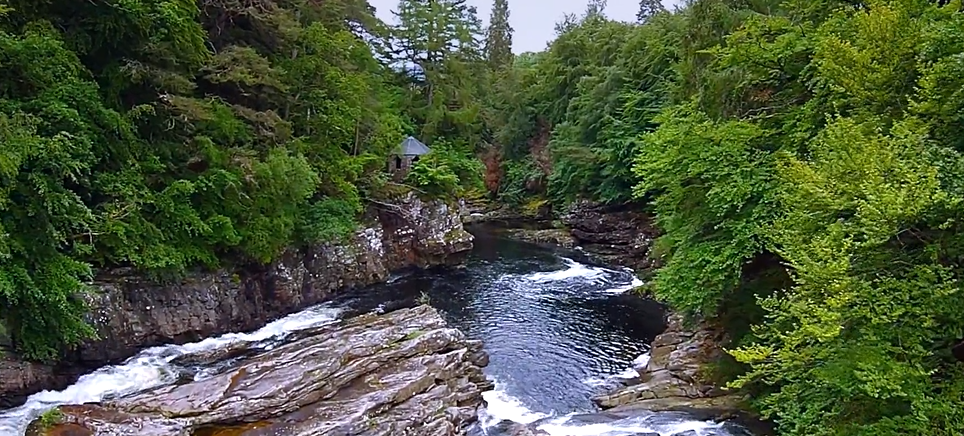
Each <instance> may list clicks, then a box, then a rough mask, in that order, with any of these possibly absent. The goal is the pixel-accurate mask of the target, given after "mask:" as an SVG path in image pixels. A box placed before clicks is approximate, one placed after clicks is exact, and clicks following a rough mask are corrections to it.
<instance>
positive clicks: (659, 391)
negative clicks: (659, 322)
mask: <svg viewBox="0 0 964 436" xmlns="http://www.w3.org/2000/svg"><path fill="white" fill-rule="evenodd" d="M668 318H669V319H668V322H667V329H666V331H665V332H663V333H662V334H660V335H659V336H657V337H656V339H655V340H654V341H653V344H652V351H651V357H650V360H649V361H648V362H647V363H646V365H645V366H644V367H642V368H637V371H638V372H639V373H640V377H639V382H638V383H637V384H633V385H630V386H627V387H623V388H620V389H618V390H617V391H615V392H613V393H610V394H606V395H601V396H598V397H596V398H594V401H595V402H596V403H597V404H598V405H599V406H600V407H602V408H605V409H611V410H613V411H627V410H633V409H645V410H651V411H664V410H691V411H698V410H704V411H711V412H713V414H716V415H726V414H730V413H737V412H739V411H740V408H741V403H742V397H741V396H740V395H738V394H735V393H729V392H726V391H723V390H721V389H718V388H716V387H714V386H712V385H711V384H708V383H707V382H705V381H703V380H701V374H700V368H701V367H703V366H704V365H706V364H708V363H710V362H713V361H716V360H718V359H720V358H721V357H722V356H723V350H721V349H720V348H719V345H718V344H719V343H720V341H721V339H722V338H721V335H720V333H718V332H717V331H716V330H715V329H712V328H710V327H709V326H707V325H705V324H704V325H700V326H698V328H697V329H695V331H688V330H686V329H685V328H684V327H683V320H682V317H681V316H680V315H677V314H671V315H670V316H669V317H668Z"/></svg>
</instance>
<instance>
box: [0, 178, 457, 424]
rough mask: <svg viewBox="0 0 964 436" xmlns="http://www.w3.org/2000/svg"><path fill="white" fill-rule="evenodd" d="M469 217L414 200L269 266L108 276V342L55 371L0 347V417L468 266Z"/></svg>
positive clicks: (94, 305)
mask: <svg viewBox="0 0 964 436" xmlns="http://www.w3.org/2000/svg"><path fill="white" fill-rule="evenodd" d="M460 212H461V211H460V209H459V207H458V206H457V205H455V206H453V205H450V204H447V203H445V202H442V201H426V200H422V199H420V198H419V197H417V196H415V195H413V194H409V195H406V196H403V197H400V198H398V199H396V200H394V201H392V202H391V203H377V204H375V203H373V204H372V206H371V207H370V208H369V210H368V212H367V215H366V219H365V221H366V222H367V223H368V224H367V225H366V226H365V227H363V228H361V229H359V230H358V231H357V232H356V233H355V234H354V236H353V237H351V238H350V239H349V240H347V241H344V242H341V243H329V244H321V245H316V246H311V247H307V248H304V249H291V250H288V251H287V252H285V253H284V254H283V255H281V256H280V258H279V259H278V260H277V261H275V262H273V263H272V264H270V265H262V266H257V265H247V266H244V267H239V268H237V269H231V270H228V269H225V270H220V271H213V272H197V273H195V274H191V275H189V276H188V277H186V278H185V279H183V280H179V281H177V282H173V283H158V282H155V281H152V280H148V279H147V278H145V277H144V276H142V275H140V274H138V273H137V272H135V271H131V270H126V269H114V270H109V271H103V272H102V273H101V274H99V275H98V277H97V280H96V282H95V283H94V289H95V291H94V292H92V293H90V294H88V295H87V299H88V303H89V305H90V307H91V311H90V313H89V320H90V322H91V324H92V325H93V326H94V327H95V328H96V329H97V333H98V335H99V339H98V340H93V341H88V342H86V343H84V344H82V345H80V346H79V347H77V348H76V349H75V350H73V351H71V352H70V353H67V355H65V356H64V359H63V360H62V361H61V362H57V363H56V364H52V365H44V364H38V363H32V362H26V361H23V360H21V359H18V358H17V357H16V356H15V355H14V354H13V353H12V352H9V351H7V352H5V351H4V350H3V349H2V346H0V408H6V407H13V406H16V405H19V404H22V403H23V400H24V399H25V398H26V396H27V395H29V394H32V393H35V392H38V391H41V390H45V389H63V388H65V387H66V386H68V385H69V384H70V383H72V382H73V381H75V380H76V378H77V377H78V376H79V375H81V374H83V373H85V372H89V371H91V370H93V369H95V368H97V367H100V366H103V365H105V364H108V363H117V362H120V361H122V360H123V359H126V358H128V357H130V356H132V355H134V354H135V353H136V352H137V351H139V350H141V349H143V348H147V347H151V346H156V345H162V344H172V343H173V344H180V343H185V342H192V341H197V340H200V339H202V338H205V337H209V336H214V335H220V334H224V333H228V332H237V331H250V330H255V329H257V328H260V327H262V326H264V325H265V324H266V323H268V322H270V321H271V320H273V319H277V318H280V317H282V316H284V315H287V314H290V313H293V312H296V311H298V310H301V309H304V308H306V307H308V306H311V305H315V304H318V303H321V302H324V301H326V300H328V299H330V298H331V297H332V296H333V295H334V294H335V293H337V292H339V291H341V290H345V289H349V288H354V287H362V286H367V285H371V284H374V283H378V282H382V281H384V280H386V279H387V278H388V277H389V275H390V274H391V273H392V272H395V271H399V270H403V269H407V268H413V267H414V268H427V267H432V266H436V265H451V264H456V263H459V262H461V261H462V260H463V259H464V256H465V254H466V253H467V252H468V250H470V249H471V248H472V241H473V237H472V235H471V234H469V233H468V232H467V231H465V229H464V228H463V227H462V222H461V219H460Z"/></svg>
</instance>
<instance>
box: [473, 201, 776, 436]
mask: <svg viewBox="0 0 964 436" xmlns="http://www.w3.org/2000/svg"><path fill="white" fill-rule="evenodd" d="M508 217H512V218H508ZM530 218H531V217H530ZM525 219H526V217H525V216H521V215H516V216H514V217H513V215H512V214H511V213H510V212H508V211H506V210H500V211H498V212H497V213H495V214H493V215H491V216H489V215H486V214H481V215H476V216H474V217H473V218H472V219H471V220H470V222H473V223H475V224H476V225H483V224H484V225H488V226H495V227H500V230H499V231H500V233H502V234H504V235H506V236H507V237H511V238H515V239H519V240H523V241H527V242H533V243H537V244H542V245H556V246H559V247H563V248H567V249H577V250H581V251H582V252H584V253H586V255H588V256H589V257H590V258H595V259H597V260H599V261H602V262H607V263H611V264H617V265H622V266H626V267H628V268H631V269H633V270H634V271H635V272H636V274H637V275H638V276H640V277H643V278H645V277H647V276H649V275H650V274H651V273H652V270H653V269H655V268H656V267H658V265H659V262H660V259H659V258H658V257H657V256H656V255H655V253H653V252H652V251H651V250H652V244H653V241H654V240H655V239H656V237H658V231H657V230H656V229H655V227H654V226H653V224H652V219H651V217H650V216H648V215H647V214H645V213H640V212H634V211H633V210H632V209H630V208H627V207H606V206H598V205H593V204H591V203H585V202H584V203H577V204H575V205H573V206H572V207H570V208H569V209H568V210H567V211H565V212H564V213H562V214H561V218H560V219H559V220H551V219H550V218H549V217H537V218H534V219H532V220H531V221H528V222H527V221H526V220H525ZM665 321H666V323H665V326H666V328H665V330H664V331H662V332H661V333H660V334H658V335H657V336H656V337H655V339H654V340H653V341H652V345H651V350H650V352H649V353H648V354H649V357H648V358H646V359H642V360H641V362H640V363H639V364H638V365H637V366H636V367H635V368H634V369H635V371H636V373H637V374H638V377H633V378H630V379H628V380H626V381H625V383H624V385H623V386H620V387H618V388H616V389H613V390H611V391H609V392H607V393H605V394H603V395H598V396H596V397H595V398H594V399H593V400H594V402H595V403H596V404H597V405H598V406H599V407H600V408H601V409H603V410H605V411H606V412H607V413H616V414H624V413H629V414H632V413H634V412H638V411H643V410H648V411H654V412H660V411H671V412H672V411H678V412H687V413H690V414H693V415H695V416H699V417H703V418H706V419H713V420H721V421H722V420H730V419H732V420H735V421H737V422H739V423H740V424H741V425H743V426H745V427H747V428H749V429H750V430H751V431H752V432H753V433H754V434H756V435H764V434H771V433H772V426H771V425H770V424H768V423H765V422H762V421H761V420H760V419H759V418H758V417H756V416H755V415H754V414H752V413H749V412H747V411H748V410H749V407H748V405H747V403H746V398H745V396H744V395H742V394H741V393H739V392H732V391H728V390H725V389H723V388H722V387H721V386H718V385H717V383H718V382H717V381H715V380H713V376H712V373H713V371H714V370H713V368H714V366H715V365H718V364H719V362H721V361H722V360H723V359H725V358H726V357H727V356H726V354H725V352H724V351H723V349H722V346H721V344H724V343H725V342H726V337H725V332H723V331H722V329H720V328H719V327H718V326H715V325H713V324H711V323H708V322H705V321H699V322H696V323H694V324H692V325H687V324H686V323H685V322H684V320H683V318H682V317H681V316H680V315H678V314H675V313H673V312H672V311H669V310H667V312H666V316H665Z"/></svg>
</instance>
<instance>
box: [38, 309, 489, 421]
mask: <svg viewBox="0 0 964 436" xmlns="http://www.w3.org/2000/svg"><path fill="white" fill-rule="evenodd" d="M311 333H312V334H311V335H310V336H308V337H306V338H303V339H299V340H296V341H294V342H290V343H287V344H284V345H281V346H279V347H277V348H274V349H272V350H270V351H266V352H264V353H262V354H259V355H257V356H255V357H252V358H249V359H245V360H243V361H241V362H240V363H239V364H238V365H236V366H234V367H232V368H230V369H228V370H225V371H223V372H221V373H219V374H216V375H213V376H211V377H208V378H205V379H201V380H199V381H193V382H190V383H186V384H180V385H171V386H164V387H159V388H156V389H151V390H148V391H146V392H142V393H139V394H134V395H131V396H127V397H121V398H117V399H113V400H110V401H106V402H104V403H100V404H86V405H69V406H61V407H60V408H59V412H58V413H57V416H59V420H58V423H55V424H53V425H50V423H49V422H48V423H47V425H46V426H42V425H41V424H40V423H39V421H35V422H34V423H33V424H31V428H30V429H29V430H28V435H36V436H53V435H64V434H78V435H81V434H82V435H85V436H128V435H129V436H134V435H138V436H201V435H217V434H231V435H234V436H268V435H281V434H283V435H286V436H323V435H339V436H341V435H372V436H374V435H384V436H395V435H413V436H418V435H425V436H451V435H461V434H464V431H465V429H466V428H467V427H468V426H469V425H471V424H472V423H474V422H475V421H476V420H477V409H478V408H479V407H480V406H481V405H482V404H483V400H482V396H481V393H482V391H484V390H489V389H492V388H493V386H492V384H491V382H489V381H488V380H487V379H486V378H485V376H484V375H483V373H482V367H483V366H485V359H484V356H485V354H484V352H482V350H481V345H482V344H481V343H480V342H478V341H471V340H468V339H466V338H465V336H464V335H463V334H462V333H461V332H460V331H458V330H456V329H452V328H448V327H447V326H446V325H445V322H444V321H443V320H442V318H441V317H440V316H439V314H438V313H437V312H436V311H435V309H432V308H431V307H429V306H418V307H415V308H411V309H401V310H398V311H395V312H390V313H387V314H383V315H375V314H368V315H362V316H358V317H355V318H351V319H348V320H346V321H343V322H339V323H336V324H333V325H327V326H323V327H319V328H316V329H314V330H313V331H312V332H311ZM206 358H208V356H200V357H198V358H197V359H195V361H203V360H204V359H206ZM67 431H71V432H72V433H67Z"/></svg>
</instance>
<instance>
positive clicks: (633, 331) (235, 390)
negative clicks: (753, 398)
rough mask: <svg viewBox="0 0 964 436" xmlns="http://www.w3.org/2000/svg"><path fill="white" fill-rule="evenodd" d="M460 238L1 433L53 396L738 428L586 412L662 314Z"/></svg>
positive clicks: (179, 417) (311, 429)
mask: <svg viewBox="0 0 964 436" xmlns="http://www.w3.org/2000/svg"><path fill="white" fill-rule="evenodd" d="M473 232H474V233H475V234H476V235H477V237H476V238H475V244H474V245H475V248H474V249H473V250H472V252H471V253H470V255H469V257H468V259H467V263H466V264H465V266H464V268H458V269H454V270H453V269H448V270H444V271H435V272H433V271H423V272H418V271H410V272H407V273H403V274H401V275H395V276H393V277H392V278H391V279H390V280H389V282H388V283H384V284H376V285H373V286H369V287H366V288H363V289H358V290H355V291H347V292H343V293H338V294H336V295H334V296H333V299H332V300H331V301H329V302H327V303H324V304H323V305H321V306H317V307H313V308H309V309H308V310H305V311H303V312H299V313H296V314H293V315H290V316H288V317H285V318H282V319H280V320H278V321H275V322H273V323H270V324H269V325H267V326H265V327H263V328H261V329H260V330H258V331H255V332H252V333H245V334H238V333H234V334H227V335H223V336H220V337H217V338H209V339H205V340H203V341H201V342H195V343H188V344H184V345H180V346H178V345H168V346H159V347H155V348H151V349H147V350H144V351H142V352H140V353H139V354H138V355H137V356H135V357H134V358H132V359H130V360H129V361H127V362H125V363H123V364H120V365H118V366H114V367H105V368H102V369H100V370H98V371H96V372H94V373H92V374H90V375H87V376H84V377H82V378H81V379H80V381H79V382H78V383H77V384H76V385H74V386H71V387H70V388H68V389H67V390H66V391H63V392H60V393H57V392H45V393H41V394H37V395H35V396H33V397H31V399H30V400H28V402H27V404H26V405H25V406H23V407H21V408H15V409H11V410H8V411H6V412H3V413H0V429H3V430H6V431H22V429H23V428H24V426H25V425H26V423H27V422H29V421H30V419H31V418H36V417H37V416H39V415H38V414H39V412H41V411H43V410H45V408H47V407H51V406H54V405H57V404H60V403H68V404H69V403H77V402H84V401H96V402H98V404H96V405H91V406H65V407H63V408H61V409H60V410H61V412H60V414H59V416H58V420H59V421H58V422H61V424H60V427H56V426H55V427H53V428H54V429H56V428H63V429H67V428H69V427H68V424H67V423H69V425H72V426H78V427H84V428H92V429H96V432H95V433H92V434H96V435H121V434H127V433H125V432H124V431H125V428H126V429H127V430H126V431H128V432H129V431H131V430H130V428H133V427H131V426H132V425H133V424H134V423H137V426H138V427H137V428H138V429H140V430H138V431H141V433H137V434H143V435H151V436H153V435H157V436H161V435H172V436H173V435H182V434H183V435H194V434H202V433H199V431H215V430H218V431H224V433H203V434H225V435H227V434H231V435H247V436H254V435H268V434H276V433H274V432H278V431H284V432H286V433H284V434H290V435H327V434H359V435H361V434H365V435H369V434H371V435H375V434H384V435H392V434H402V433H399V432H401V431H402V429H407V432H408V433H404V434H415V435H430V434H431V435H436V434H437V435H443V434H444V435H452V434H462V433H461V432H463V431H467V432H468V433H469V434H473V432H483V433H485V434H492V435H496V434H502V433H499V429H502V428H505V427H506V422H505V420H508V421H514V422H516V423H519V424H530V426H529V428H531V429H532V430H531V431H533V432H535V431H539V430H540V429H541V430H542V431H546V432H548V434H551V435H572V434H592V435H601V436H621V435H636V434H659V435H680V436H682V435H698V436H710V435H720V436H723V435H731V436H737V435H745V434H747V433H745V430H742V429H741V428H739V427H738V426H733V425H731V424H722V425H721V424H716V423H713V422H712V421H701V420H699V419H696V418H692V417H688V415H686V414H674V413H671V412H666V413H653V412H646V411H641V410H636V411H631V412H626V411H623V412H619V411H616V412H612V413H608V414H594V412H593V411H594V410H595V407H594V406H593V402H592V397H593V396H594V395H597V394H599V393H602V392H606V391H608V390H610V389H612V388H614V387H617V386H619V385H621V384H623V383H624V382H623V381H622V380H624V379H626V378H632V377H633V376H634V375H635V372H634V370H633V366H634V361H635V363H636V364H638V363H640V359H645V358H646V356H647V352H648V343H650V342H651V341H652V340H653V338H654V337H655V336H656V335H657V334H658V333H659V332H660V331H661V330H662V329H663V328H664V327H665V326H664V324H663V323H664V319H663V309H662V307H660V306H659V305H658V304H656V303H654V302H650V301H648V300H645V299H641V298H639V297H637V296H634V295H632V294H627V291H629V290H630V289H632V288H633V287H634V286H636V285H638V284H639V282H638V279H636V278H635V275H634V274H633V273H632V272H630V271H627V270H622V269H620V268H618V267H617V268H616V269H612V268H606V267H603V266H598V265H594V264H593V263H583V262H589V261H588V260H586V259H585V256H584V255H581V254H580V253H578V252H576V251H558V250H555V249H548V248H540V247H537V246H533V245H530V244H527V243H524V242H515V241H512V240H508V239H504V238H502V237H499V236H497V235H496V234H493V233H491V231H488V230H486V229H474V230H473ZM567 256H570V257H567ZM574 258H580V259H581V261H577V260H573V259H574ZM422 303H428V304H429V305H431V306H433V307H434V308H435V309H429V308H428V307H427V306H425V305H420V304H422ZM435 310H437V311H438V312H437V313H438V314H440V315H441V318H439V315H436V312H435ZM380 314H384V315H380ZM442 318H444V319H445V321H447V323H448V325H450V326H451V327H452V328H457V329H458V330H454V329H447V327H445V326H443V323H444V322H445V321H443V320H442ZM339 319H343V320H344V321H338V320H339ZM460 331H464V332H465V333H464V336H463V334H462V333H461V332H460ZM326 341H327V342H326ZM384 347H388V348H384ZM479 347H481V349H480V348H479ZM295 350H297V351H295ZM406 356H407V357H406ZM368 359H377V360H368ZM339 361H340V363H339ZM326 362H327V363H326ZM480 369H481V370H482V371H484V372H485V376H481V373H479V372H478V371H479V370H480ZM423 371H427V372H423ZM299 373H301V374H304V375H303V376H300V375H299ZM424 377H428V379H424ZM421 380H424V381H421ZM279 383H280V384H279ZM493 384H494V386H493ZM366 386H367V387H366ZM493 388H494V389H493ZM225 389H227V390H225ZM483 398H484V401H485V402H484V403H483ZM477 408H478V415H476V409H477ZM313 410H314V411H315V412H312V411H313ZM477 417H478V418H479V419H480V420H479V421H478V422H476V418H477ZM242 422H244V423H247V424H244V425H240V424H241V423H242ZM406 423H407V424H406ZM85 426H86V427H85ZM125 426H127V427H125ZM205 429H208V430H205ZM65 431H66V430H65ZM229 431H230V432H229ZM38 434H39V433H38ZM48 434H58V435H59V434H70V433H48Z"/></svg>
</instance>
